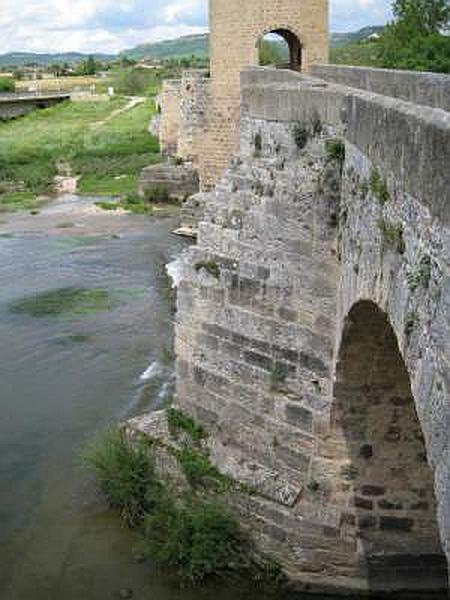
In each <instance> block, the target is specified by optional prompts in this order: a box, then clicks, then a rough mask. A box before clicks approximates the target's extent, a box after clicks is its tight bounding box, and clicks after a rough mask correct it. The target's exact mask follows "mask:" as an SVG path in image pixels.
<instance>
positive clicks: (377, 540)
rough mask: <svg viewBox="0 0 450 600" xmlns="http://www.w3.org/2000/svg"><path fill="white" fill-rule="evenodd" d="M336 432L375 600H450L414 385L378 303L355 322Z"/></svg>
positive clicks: (352, 532)
mask: <svg viewBox="0 0 450 600" xmlns="http://www.w3.org/2000/svg"><path fill="white" fill-rule="evenodd" d="M331 428H332V434H333V437H334V438H335V440H336V447H337V448H339V451H338V455H339V464H340V467H339V469H338V473H337V483H336V495H337V497H338V498H339V504H340V505H341V506H342V507H343V509H342V516H341V524H340V536H341V538H343V539H345V540H347V541H351V542H354V544H353V546H352V547H354V548H355V552H354V556H353V557H352V561H351V563H352V567H353V569H354V571H355V573H356V574H357V576H358V577H361V578H363V579H364V580H365V581H366V585H367V588H368V590H369V591H370V592H371V593H372V594H373V595H374V596H377V594H383V593H386V592H393V593H394V594H395V596H394V597H395V598H399V597H400V595H399V594H400V593H401V594H403V595H402V596H401V597H404V596H405V597H408V598H409V597H414V598H416V597H417V598H421V599H425V598H428V597H433V598H434V597H438V598H447V597H448V579H447V563H446V559H445V555H444V553H443V551H442V547H441V543H440V539H439V528H438V523H437V516H436V499H435V494H434V476H433V471H432V469H431V467H430V466H429V464H428V461H427V452H426V447H425V441H424V437H423V433H422V429H421V425H420V422H419V419H418V416H417V413H416V408H415V400H414V398H413V395H412V391H411V385H410V378H409V375H408V372H407V369H406V366H405V363H404V360H403V358H402V356H401V353H400V350H399V347H398V343H397V338H396V335H395V332H394V330H393V328H392V326H391V324H390V322H389V319H388V317H387V315H386V313H384V312H383V311H382V310H380V308H378V306H377V305H376V304H374V303H373V302H370V301H361V302H358V303H357V304H355V305H354V306H353V308H352V309H351V311H350V313H349V314H348V317H347V319H346V323H345V327H344V332H343V337H342V341H341V347H340V351H339V356H338V362H337V366H336V381H335V387H334V400H333V407H332V415H331ZM415 594H417V595H415ZM377 597H378V596H377Z"/></svg>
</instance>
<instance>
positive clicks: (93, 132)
mask: <svg viewBox="0 0 450 600" xmlns="http://www.w3.org/2000/svg"><path fill="white" fill-rule="evenodd" d="M154 112H155V107H154V102H153V101H152V100H150V99H146V98H142V99H136V98H133V99H127V98H115V99H112V100H109V101H107V102H95V101H83V102H67V103H63V104H61V105H59V106H56V107H53V108H50V109H46V110H41V111H37V112H35V113H32V114H30V115H27V116H26V117H23V118H21V119H18V120H16V121H13V122H7V123H0V138H1V140H2V142H1V145H0V212H3V213H4V212H12V211H15V210H28V211H36V210H39V209H40V208H41V207H42V206H43V204H45V202H46V201H48V197H49V196H50V195H51V194H52V193H53V192H54V181H55V177H57V176H58V175H67V174H68V173H70V175H71V176H73V177H77V178H78V186H77V190H78V193H80V194H83V195H106V196H126V195H128V194H130V195H131V194H135V193H136V189H137V180H138V177H139V174H140V172H141V170H142V169H143V168H144V167H145V166H147V165H150V164H154V163H156V162H159V161H160V160H161V157H160V155H159V144H158V140H157V139H156V138H155V137H154V136H151V135H150V134H149V133H148V123H149V121H150V119H151V118H152V116H153V114H154Z"/></svg>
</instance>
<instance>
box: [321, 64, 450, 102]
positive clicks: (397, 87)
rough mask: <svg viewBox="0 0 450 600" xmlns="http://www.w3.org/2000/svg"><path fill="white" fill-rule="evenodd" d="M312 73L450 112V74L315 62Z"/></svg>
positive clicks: (351, 85)
mask: <svg viewBox="0 0 450 600" xmlns="http://www.w3.org/2000/svg"><path fill="white" fill-rule="evenodd" d="M310 72H311V75H314V76H315V77H320V78H321V79H324V80H325V81H329V82H332V83H340V84H342V85H347V86H349V87H355V88H359V89H362V90H367V91H369V92H375V93H376V94H383V95H384V96H391V97H393V98H400V99H402V100H407V101H409V102H414V103H415V104H423V105H426V106H431V107H433V108H442V109H443V110H446V111H450V76H449V75H444V74H440V73H421V72H417V71H397V70H394V69H375V68H370V67H353V66H341V65H319V64H315V65H312V67H311V70H310Z"/></svg>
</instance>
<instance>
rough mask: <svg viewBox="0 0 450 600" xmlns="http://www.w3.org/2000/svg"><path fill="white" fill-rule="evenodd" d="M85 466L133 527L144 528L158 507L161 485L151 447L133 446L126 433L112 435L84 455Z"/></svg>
mask: <svg viewBox="0 0 450 600" xmlns="http://www.w3.org/2000/svg"><path fill="white" fill-rule="evenodd" d="M82 458H83V461H84V463H85V464H86V465H87V466H88V467H89V468H91V469H92V470H93V471H94V473H95V476H96V480H97V482H98V485H99V488H100V490H101V492H102V493H103V494H104V496H105V498H106V500H107V501H108V503H109V505H110V506H111V507H112V508H115V509H118V510H119V511H120V514H121V516H122V518H123V519H124V521H125V522H126V523H127V525H129V526H130V527H136V526H139V525H140V524H142V522H143V519H144V516H145V514H146V513H148V512H149V511H150V510H151V509H152V508H153V507H154V499H155V497H157V495H158V494H157V492H160V491H162V488H161V484H160V483H159V482H158V481H157V479H156V477H155V471H154V463H153V460H152V457H151V453H150V451H149V449H148V447H145V445H144V444H143V443H142V442H136V443H134V444H133V445H132V444H131V443H130V441H129V440H128V438H127V436H126V435H125V433H124V432H123V431H109V432H107V433H106V434H104V435H103V436H101V437H100V438H99V439H98V440H97V441H95V442H94V443H93V444H92V445H91V446H89V447H88V448H87V449H86V451H85V452H84V453H83V456H82Z"/></svg>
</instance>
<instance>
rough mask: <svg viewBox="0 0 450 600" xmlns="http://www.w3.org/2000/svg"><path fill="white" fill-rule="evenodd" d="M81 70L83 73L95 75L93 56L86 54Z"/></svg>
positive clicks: (95, 64) (95, 66)
mask: <svg viewBox="0 0 450 600" xmlns="http://www.w3.org/2000/svg"><path fill="white" fill-rule="evenodd" d="M82 71H83V74H84V75H95V73H96V72H97V63H96V62H95V58H94V57H93V56H88V58H87V60H85V61H84V63H83V68H82Z"/></svg>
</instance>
